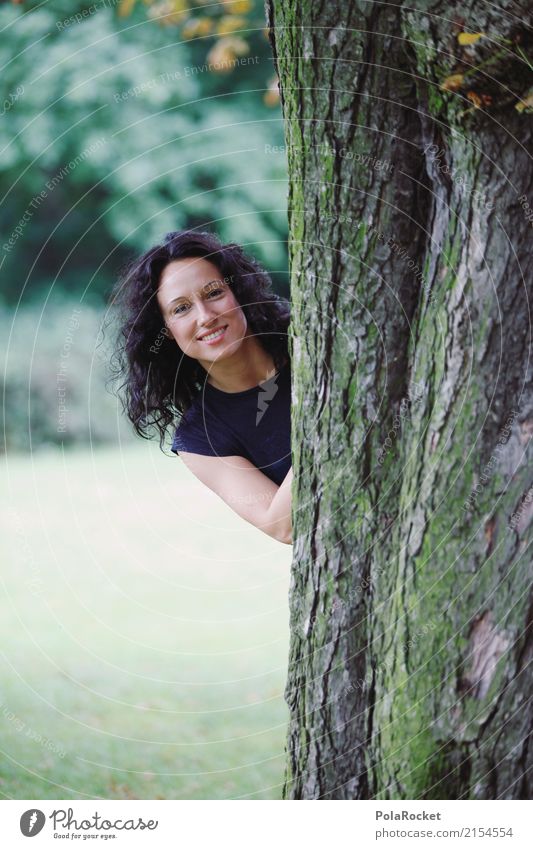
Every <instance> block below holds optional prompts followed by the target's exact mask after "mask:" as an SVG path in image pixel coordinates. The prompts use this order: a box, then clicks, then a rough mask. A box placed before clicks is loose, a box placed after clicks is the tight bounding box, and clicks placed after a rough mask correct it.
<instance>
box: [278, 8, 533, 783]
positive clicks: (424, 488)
mask: <svg viewBox="0 0 533 849" xmlns="http://www.w3.org/2000/svg"><path fill="white" fill-rule="evenodd" d="M267 14H268V19H269V25H270V31H271V39H272V45H273V50H274V56H275V60H276V63H277V67H278V70H279V75H280V81H281V86H280V87H281V93H282V105H283V109H284V115H285V119H286V141H287V146H288V162H289V172H290V191H289V225H290V255H291V273H292V301H293V319H292V338H291V341H292V353H293V375H294V378H293V379H294V389H293V458H294V460H293V467H294V472H295V476H296V477H297V480H296V484H295V507H294V517H293V525H294V539H295V543H294V563H293V570H292V582H291V598H290V606H291V632H292V637H291V648H290V659H289V678H288V682H287V688H286V699H287V702H288V705H289V709H290V727H289V733H288V764H287V773H286V782H285V791H284V795H285V797H286V798H293V799H309V798H312V799H318V798H320V799H368V798H374V799H420V798H426V799H493V798H511V799H523V798H531V795H532V789H533V787H532V782H533V778H532V773H531V767H532V766H533V745H529V744H530V738H531V732H532V728H533V705H532V703H531V693H532V692H533V676H532V667H531V660H532V654H533V634H532V631H531V624H532V621H533V597H532V593H531V565H530V564H531V550H530V549H529V550H528V540H530V521H531V516H532V513H533V504H532V498H531V496H532V490H531V484H532V479H531V465H530V464H529V467H528V458H529V460H530V457H531V453H530V442H529V440H530V437H531V433H532V430H533V400H532V394H531V364H530V350H531V348H530V346H531V313H530V307H531V303H532V302H533V298H532V295H533V291H532V287H531V272H532V255H531V236H532V224H531V220H532V219H533V216H532V217H531V219H530V220H529V221H528V215H529V213H530V212H531V209H528V206H527V204H529V206H530V207H533V166H532V153H533V149H532V145H531V139H532V123H531V122H532V118H531V116H530V114H529V113H528V111H527V109H525V110H523V111H522V112H520V111H518V110H517V109H516V108H515V105H516V103H517V102H518V99H519V98H520V97H522V98H524V99H525V98H526V97H527V92H528V90H529V88H530V86H532V85H533V72H532V69H531V68H530V67H529V66H528V63H527V61H525V60H524V59H523V58H522V55H521V54H520V52H519V49H520V50H522V51H523V52H524V54H525V55H526V56H527V57H529V60H530V61H532V57H533V48H532V45H533V37H532V36H533V30H532V24H533V14H532V10H531V5H530V4H529V3H527V4H523V5H520V4H519V3H510V2H507V0H502V2H500V3H499V4H489V3H485V2H481V0H474V2H472V0H466V2H461V3H458V2H456V3H454V2H452V3H449V2H448V3H444V2H420V0H418V2H415V3H413V2H411V0H410V2H408V3H405V4H403V3H401V2H398V3H397V4H392V5H391V4H389V3H387V4H380V3H378V2H354V0H344V2H340V0H338V2H318V3H317V2H316V0H269V3H268V4H267ZM463 31H468V32H483V33H484V34H485V35H483V36H482V37H481V38H480V39H478V40H477V42H476V43H473V44H471V45H464V46H462V45H461V44H460V43H459V41H458V38H457V36H458V34H459V33H460V32H463ZM498 39H499V40H498ZM502 39H507V42H505V41H502ZM481 63H483V64H482V65H481V68H479V69H478V70H473V68H474V66H476V65H479V64H481ZM465 71H468V73H466V74H465ZM455 74H462V75H463V76H462V78H461V79H460V80H459V78H457V77H454V78H453V79H452V80H451V81H450V82H448V83H447V85H448V86H451V88H452V89H453V88H455V89H456V90H444V89H443V88H442V87H441V84H442V83H443V81H444V80H445V79H447V78H448V77H450V76H452V77H453V75H455ZM457 86H459V87H457ZM524 197H525V199H524Z"/></svg>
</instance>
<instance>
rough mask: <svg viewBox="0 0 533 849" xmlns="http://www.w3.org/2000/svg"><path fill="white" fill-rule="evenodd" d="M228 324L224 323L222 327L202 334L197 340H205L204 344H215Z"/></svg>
mask: <svg viewBox="0 0 533 849" xmlns="http://www.w3.org/2000/svg"><path fill="white" fill-rule="evenodd" d="M227 327H228V325H227V324H225V325H224V326H223V327H217V328H216V330H212V331H211V332H210V333H206V334H205V336H202V338H201V339H199V340H198V341H199V342H205V343H206V345H216V343H217V342H220V340H221V339H222V338H223V336H224V334H225V333H226V330H227Z"/></svg>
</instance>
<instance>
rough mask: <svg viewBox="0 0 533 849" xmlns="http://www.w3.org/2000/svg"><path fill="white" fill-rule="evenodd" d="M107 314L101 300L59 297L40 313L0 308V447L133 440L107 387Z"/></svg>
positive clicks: (38, 310) (16, 448) (25, 448)
mask: <svg viewBox="0 0 533 849" xmlns="http://www.w3.org/2000/svg"><path fill="white" fill-rule="evenodd" d="M103 317H104V311H103V310H102V308H101V307H100V306H99V305H98V304H97V303H94V304H86V303H82V304H80V303H79V302H74V301H67V300H60V299H56V301H55V302H52V303H50V302H49V303H47V304H46V306H45V307H44V308H42V309H41V308H40V307H39V306H38V305H37V304H35V305H33V306H27V307H22V308H20V309H19V310H17V311H16V313H12V312H11V311H9V310H6V309H3V310H1V311H0V333H1V335H2V339H4V340H5V350H3V351H2V359H3V361H0V367H1V374H2V396H3V398H4V418H3V422H4V426H3V429H4V433H3V435H2V436H3V439H2V443H3V445H4V446H5V449H6V450H7V451H8V452H10V453H11V452H13V451H28V450H32V451H33V450H35V449H36V448H39V447H42V446H46V445H64V446H66V447H69V446H72V445H75V444H80V445H92V446H93V447H96V446H98V445H100V444H102V443H107V442H113V441H116V440H117V439H118V438H120V440H121V442H122V441H124V440H126V441H129V440H133V431H132V429H131V427H130V426H129V424H128V423H126V421H125V420H124V418H123V416H122V415H121V408H120V403H119V401H118V399H117V398H116V396H115V395H113V394H112V393H111V392H110V391H108V389H107V380H108V373H107V369H106V364H107V362H108V361H109V354H110V349H109V345H110V342H111V335H110V334H106V337H105V338H104V337H103V336H102V334H101V332H100V328H101V326H102V320H103Z"/></svg>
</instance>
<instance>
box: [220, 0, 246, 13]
mask: <svg viewBox="0 0 533 849" xmlns="http://www.w3.org/2000/svg"><path fill="white" fill-rule="evenodd" d="M224 5H225V6H226V7H227V9H228V12H231V13H232V15H242V14H245V13H246V12H249V11H250V9H251V8H252V0H232V2H231V3H225V4H224Z"/></svg>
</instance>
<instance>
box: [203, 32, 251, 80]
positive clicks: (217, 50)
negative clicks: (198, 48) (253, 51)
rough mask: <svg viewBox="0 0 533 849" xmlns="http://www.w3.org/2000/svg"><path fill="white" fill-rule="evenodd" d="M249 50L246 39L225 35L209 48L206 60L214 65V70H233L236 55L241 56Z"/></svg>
mask: <svg viewBox="0 0 533 849" xmlns="http://www.w3.org/2000/svg"><path fill="white" fill-rule="evenodd" d="M249 50H250V48H249V46H248V44H247V43H246V41H244V40H243V39H242V38H237V37H235V36H233V37H232V36H227V37H226V38H221V39H220V41H217V43H216V44H215V45H214V46H213V47H212V48H211V50H210V51H209V53H208V55H207V61H208V62H209V63H210V64H212V65H215V66H216V67H215V68H213V70H214V71H217V72H221V73H226V72H227V71H231V70H233V68H234V67H235V66H236V65H238V60H237V57H238V56H243V55H244V54H245V53H248V52H249Z"/></svg>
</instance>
